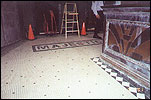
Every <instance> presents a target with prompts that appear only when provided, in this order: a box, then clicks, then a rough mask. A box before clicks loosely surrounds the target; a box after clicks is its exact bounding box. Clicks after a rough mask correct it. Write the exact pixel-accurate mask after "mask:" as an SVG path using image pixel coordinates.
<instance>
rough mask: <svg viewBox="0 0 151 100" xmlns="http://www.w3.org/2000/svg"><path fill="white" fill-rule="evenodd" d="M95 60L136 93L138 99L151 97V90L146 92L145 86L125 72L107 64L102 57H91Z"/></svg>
mask: <svg viewBox="0 0 151 100" xmlns="http://www.w3.org/2000/svg"><path fill="white" fill-rule="evenodd" d="M91 60H92V61H93V62H95V63H96V64H97V65H98V66H99V67H101V68H102V69H103V70H104V71H106V72H107V73H108V74H109V75H110V76H111V77H113V78H114V79H115V80H117V81H118V82H119V83H120V84H121V85H122V86H124V87H125V88H126V89H128V90H129V91H130V92H131V93H132V94H134V95H135V96H136V97H137V98H138V99H150V96H148V94H150V90H149V91H147V92H149V93H146V91H145V88H144V87H142V86H139V85H138V84H136V83H135V82H134V81H132V80H131V79H128V78H127V77H126V76H125V75H124V74H123V73H121V72H119V71H118V70H116V69H115V68H113V67H111V66H109V65H108V64H105V63H104V61H102V59H101V58H99V57H95V58H91Z"/></svg>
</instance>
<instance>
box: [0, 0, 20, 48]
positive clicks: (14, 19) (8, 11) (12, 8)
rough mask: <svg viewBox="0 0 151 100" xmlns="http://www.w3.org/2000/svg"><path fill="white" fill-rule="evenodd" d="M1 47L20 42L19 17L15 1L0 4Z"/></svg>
mask: <svg viewBox="0 0 151 100" xmlns="http://www.w3.org/2000/svg"><path fill="white" fill-rule="evenodd" d="M1 7H2V8H1V11H2V12H1V47H4V46H7V45H9V44H12V43H15V42H17V41H19V40H21V39H22V38H21V37H22V36H21V31H20V23H19V20H18V19H19V15H18V8H17V2H16V1H12V2H9V1H3V2H1Z"/></svg>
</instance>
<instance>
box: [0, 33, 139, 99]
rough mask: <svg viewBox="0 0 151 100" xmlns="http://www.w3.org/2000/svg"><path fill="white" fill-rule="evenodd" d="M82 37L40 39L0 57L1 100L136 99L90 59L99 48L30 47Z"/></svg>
mask: <svg viewBox="0 0 151 100" xmlns="http://www.w3.org/2000/svg"><path fill="white" fill-rule="evenodd" d="M89 39H92V34H88V35H86V36H81V37H80V38H79V37H78V36H77V35H71V36H69V37H68V39H65V38H64V36H63V35H57V36H48V37H45V36H42V37H39V38H38V39H36V40H34V41H26V42H24V43H23V44H22V45H20V46H19V47H17V48H15V49H13V50H11V51H10V52H9V53H7V54H5V55H4V56H1V98H2V99H21V98H27V99H32V98H34V99H36V98H37V99H40V98H41V99H45V98H50V99H52V98H53V99H58V98H61V99H66V98H67V99H71V98H74V99H80V98H82V99H137V97H136V96H134V95H133V94H132V93H131V92H130V91H129V90H127V89H126V88H124V87H123V86H122V85H121V84H120V83H118V82H117V81H116V80H115V79H113V78H112V77H111V76H110V75H109V74H108V73H107V72H105V71H104V70H103V69H101V68H99V67H98V66H97V65H96V64H95V63H94V62H92V61H91V60H90V58H92V57H98V56H99V55H100V54H101V47H102V45H101V44H100V45H93V46H84V47H76V48H67V49H58V50H48V51H41V52H33V50H32V45H38V44H49V43H58V42H67V41H78V40H89Z"/></svg>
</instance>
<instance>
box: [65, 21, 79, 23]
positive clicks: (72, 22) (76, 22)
mask: <svg viewBox="0 0 151 100" xmlns="http://www.w3.org/2000/svg"><path fill="white" fill-rule="evenodd" d="M67 23H77V21H72V22H67Z"/></svg>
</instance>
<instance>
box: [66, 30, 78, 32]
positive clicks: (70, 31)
mask: <svg viewBox="0 0 151 100" xmlns="http://www.w3.org/2000/svg"><path fill="white" fill-rule="evenodd" d="M78 31H79V30H70V31H67V32H78Z"/></svg>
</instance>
